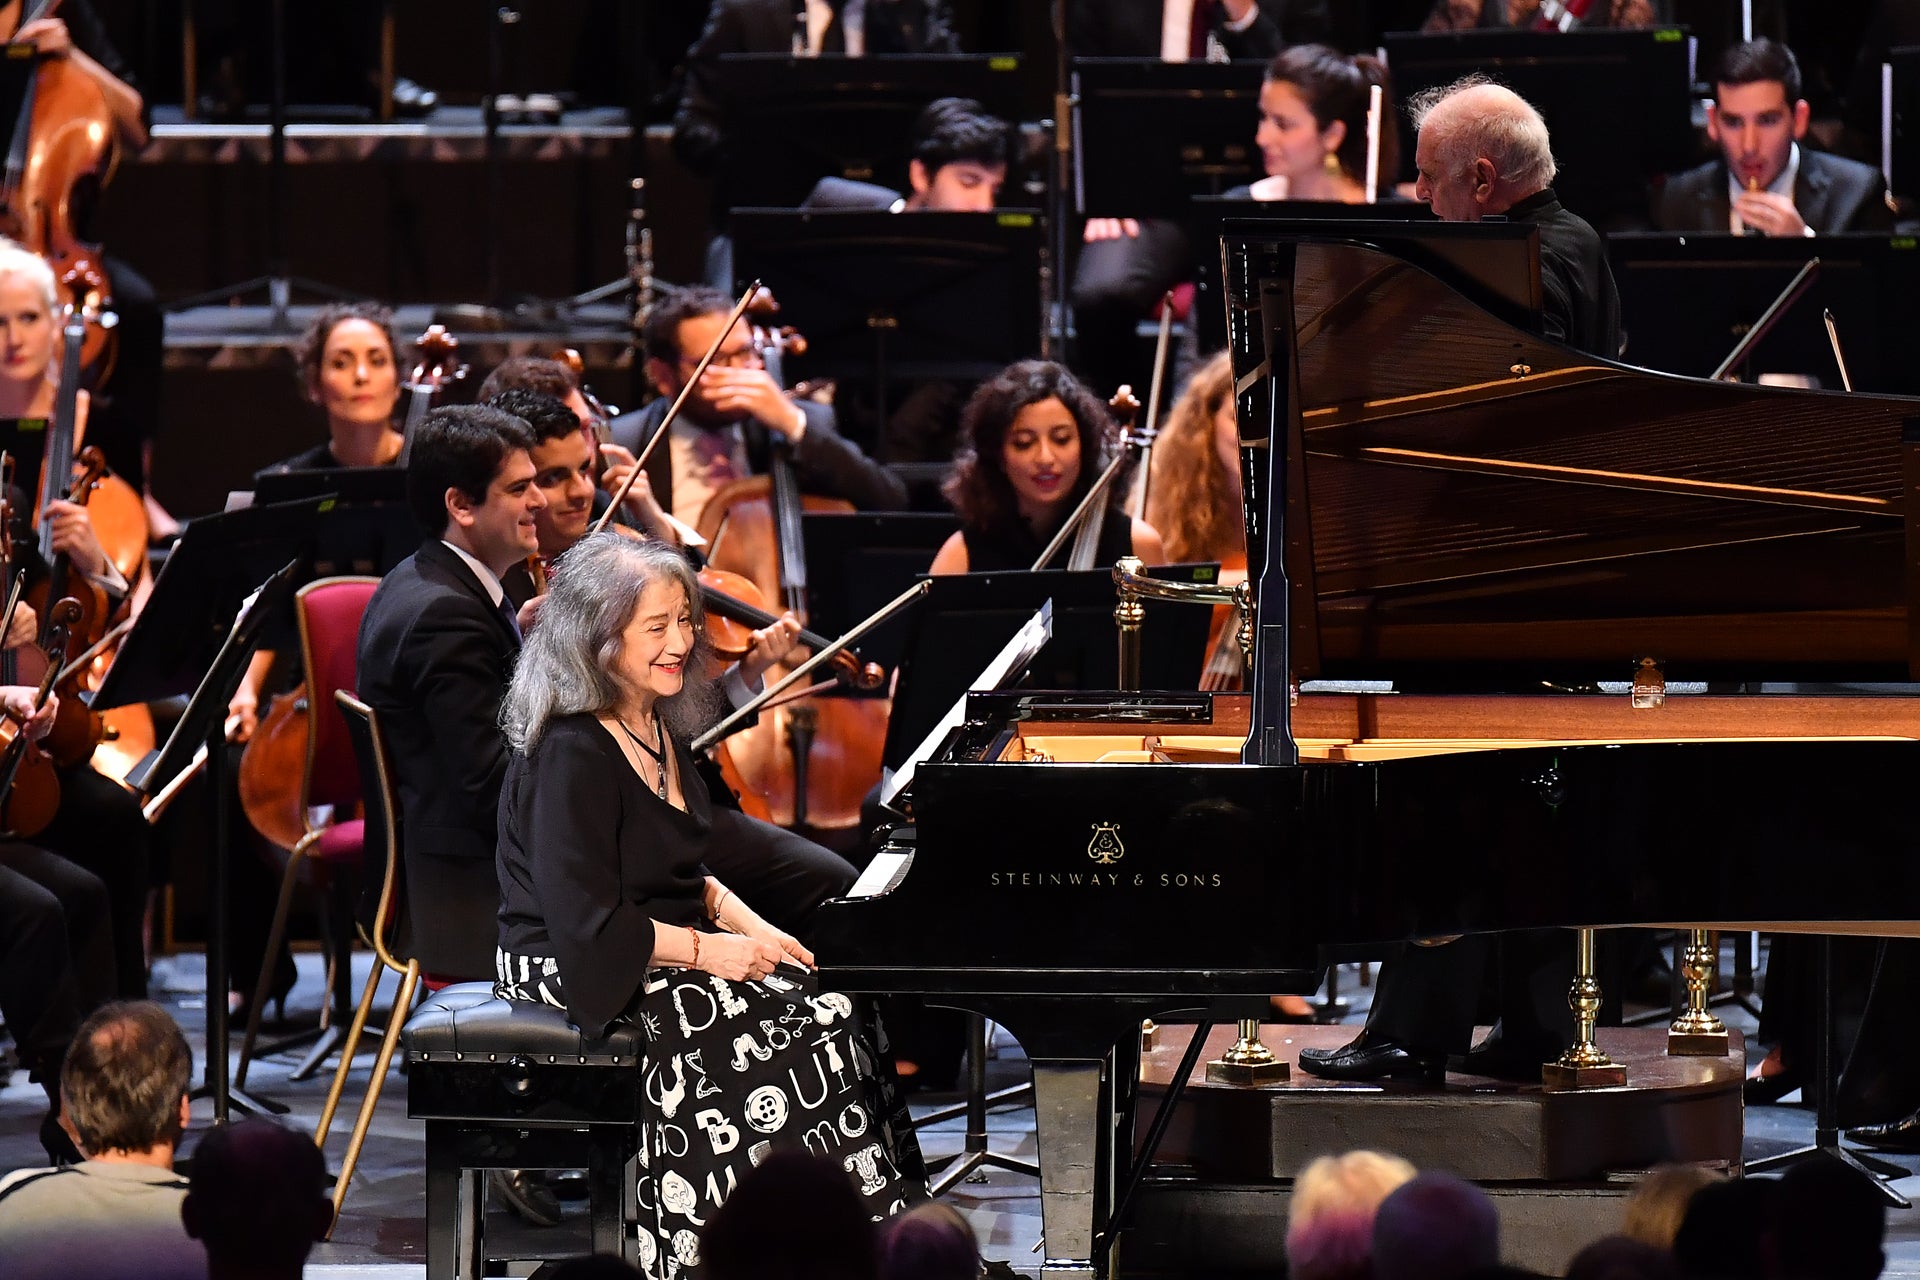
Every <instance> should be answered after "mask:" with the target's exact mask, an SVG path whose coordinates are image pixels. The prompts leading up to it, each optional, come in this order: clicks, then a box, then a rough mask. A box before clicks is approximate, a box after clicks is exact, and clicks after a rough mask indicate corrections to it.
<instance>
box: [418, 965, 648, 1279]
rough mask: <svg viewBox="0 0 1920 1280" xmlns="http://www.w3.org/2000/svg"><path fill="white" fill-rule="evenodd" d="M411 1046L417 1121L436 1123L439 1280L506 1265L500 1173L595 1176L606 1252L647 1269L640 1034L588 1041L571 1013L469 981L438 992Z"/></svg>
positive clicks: (433, 1154) (433, 1164)
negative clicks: (491, 1220) (638, 1238)
mask: <svg viewBox="0 0 1920 1280" xmlns="http://www.w3.org/2000/svg"><path fill="white" fill-rule="evenodd" d="M401 1041H402V1043H403V1044H404V1045H405V1046H406V1052H407V1061H408V1063H409V1067H408V1072H407V1114H408V1116H410V1117H412V1118H413V1119H416V1120H421V1121H424V1122H425V1125H426V1144H427V1280H478V1278H479V1277H480V1276H481V1275H482V1274H485V1273H486V1271H487V1270H488V1263H489V1262H492V1261H495V1260H496V1259H495V1258H493V1257H491V1256H490V1255H489V1254H488V1252H487V1247H486V1212H485V1205H486V1195H485V1191H486V1175H487V1171H489V1170H492V1169H585V1170H586V1171H587V1185H588V1189H589V1210H588V1216H589V1220H590V1223H591V1227H592V1237H593V1252H595V1253H611V1254H615V1255H617V1256H619V1257H623V1258H625V1259H626V1260H627V1261H628V1262H635V1261H636V1260H637V1257H638V1250H637V1248H636V1247H635V1243H634V1241H635V1233H634V1223H635V1222H637V1221H638V1218H639V1211H638V1206H637V1205H636V1203H635V1200H634V1182H635V1177H636V1175H637V1173H638V1167H637V1160H638V1156H639V1150H640V1104H641V1088H640V1075H641V1066H642V1054H643V1049H644V1046H643V1044H642V1041H641V1037H640V1033H639V1031H638V1030H637V1029H636V1028H633V1027H630V1026H622V1027H618V1028H616V1029H615V1030H614V1031H613V1032H612V1033H611V1034H610V1035H608V1036H607V1037H606V1038H605V1039H604V1040H588V1039H587V1038H586V1037H584V1036H583V1035H581V1033H580V1031H579V1030H578V1029H577V1028H575V1027H574V1026H573V1025H572V1024H571V1023H569V1022H568V1021H567V1016H566V1014H564V1013H562V1012H561V1011H560V1010H558V1009H553V1008H549V1007H548V1006H546V1005H543V1004H534V1003H530V1002H527V1001H521V1000H496V999H495V998H494V996H493V987H492V984H490V983H484V982H466V983H461V984H459V985H457V986H451V987H447V988H445V989H444V990H441V991H438V992H435V993H434V994H432V995H430V996H428V997H427V998H426V1000H424V1001H423V1002H422V1003H421V1005H420V1007H419V1008H418V1009H417V1010H416V1011H415V1012H414V1014H413V1016H412V1017H411V1018H409V1019H408V1020H407V1026H406V1029H405V1030H404V1031H403V1032H402V1033H401Z"/></svg>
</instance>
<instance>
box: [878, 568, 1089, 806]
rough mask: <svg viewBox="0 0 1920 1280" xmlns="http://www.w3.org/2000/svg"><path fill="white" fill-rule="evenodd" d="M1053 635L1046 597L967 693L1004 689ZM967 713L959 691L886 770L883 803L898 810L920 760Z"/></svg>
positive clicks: (1049, 606)
mask: <svg viewBox="0 0 1920 1280" xmlns="http://www.w3.org/2000/svg"><path fill="white" fill-rule="evenodd" d="M1052 638H1053V601H1052V600H1048V601H1046V602H1045V603H1044V604H1042V605H1041V606H1040V608H1039V610H1038V611H1037V612H1035V613H1034V615H1033V616H1032V617H1031V618H1028V619H1027V620H1026V622H1025V623H1023V624H1021V627H1020V629H1019V630H1018V631H1016V632H1014V633H1013V637H1012V639H1010V640H1008V641H1007V642H1006V644H1004V645H1002V646H1001V648H1000V652H999V653H997V654H995V655H994V658H993V661H992V662H989V663H988V664H987V665H986V668H985V669H984V670H982V671H981V672H980V675H979V677H978V678H976V679H975V680H974V682H973V684H972V685H971V686H969V689H968V692H969V693H992V692H993V691H995V690H997V689H1001V688H1004V687H1005V686H1006V685H1007V683H1008V682H1009V681H1011V680H1012V679H1013V678H1014V676H1015V675H1017V674H1018V673H1019V672H1020V671H1021V670H1022V669H1023V668H1024V667H1025V666H1026V665H1027V664H1028V663H1029V662H1032V661H1033V659H1034V658H1035V656H1037V655H1038V654H1039V652H1040V650H1041V649H1042V648H1043V647H1044V646H1045V645H1046V643H1047V641H1048V640H1050V639H1052ZM966 714H967V695H966V694H962V695H961V697H960V700H959V701H958V702H956V703H954V704H953V706H952V707H951V708H949V709H948V711H947V714H946V715H944V716H942V717H940V723H938V724H936V725H935V726H934V727H933V731H932V732H931V733H929V734H927V736H926V737H925V738H922V739H921V740H920V745H919V746H917V747H915V748H914V749H913V753H912V754H911V755H909V756H908V757H907V759H906V762H905V763H903V764H902V765H901V766H900V767H899V768H898V769H888V770H886V771H885V775H884V776H883V777H882V778H881V781H880V803H881V804H882V805H884V806H885V807H886V808H889V809H892V810H894V811H895V812H900V811H901V810H900V808H899V806H898V805H896V804H895V803H894V802H895V801H896V800H897V799H899V797H900V796H901V795H903V794H904V793H905V792H906V790H907V788H908V787H910V786H912V785H913V775H914V771H915V770H916V769H918V768H919V765H920V762H921V761H922V760H925V759H926V758H927V757H928V756H930V755H932V754H933V753H934V751H935V750H936V749H937V748H938V747H939V746H940V744H941V743H942V742H943V741H945V740H946V737H947V735H948V734H949V733H952V732H953V731H954V730H955V729H957V728H959V727H960V724H961V722H962V721H964V720H965V719H966Z"/></svg>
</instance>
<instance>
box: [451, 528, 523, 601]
mask: <svg viewBox="0 0 1920 1280" xmlns="http://www.w3.org/2000/svg"><path fill="white" fill-rule="evenodd" d="M440 541H441V543H442V544H443V545H445V547H446V548H447V550H449V551H451V552H453V554H455V555H457V556H459V557H460V558H461V559H462V560H464V561H466V562H467V568H469V569H471V570H473V576H474V577H476V578H478V579H480V585H481V586H482V587H483V588H485V589H486V593H487V599H489V600H491V601H493V607H494V608H496V609H498V608H499V607H500V602H501V601H502V600H505V599H506V598H507V592H506V588H504V587H502V586H501V585H500V575H499V574H497V573H495V572H494V571H493V570H491V569H489V568H487V566H485V565H484V564H481V563H480V562H479V561H478V560H476V559H475V558H474V555H473V553H472V552H471V551H468V550H467V549H466V548H465V547H456V546H454V545H453V544H452V543H451V542H448V541H447V540H446V539H445V538H442V539H440Z"/></svg>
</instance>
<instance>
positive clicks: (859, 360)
mask: <svg viewBox="0 0 1920 1280" xmlns="http://www.w3.org/2000/svg"><path fill="white" fill-rule="evenodd" d="M731 226H732V230H733V245H734V248H733V254H734V271H735V275H736V276H737V277H738V278H739V280H740V282H741V283H743V284H744V283H745V282H746V281H748V280H760V281H763V282H764V283H765V284H766V285H767V286H768V287H769V288H771V289H772V290H773V291H774V293H775V294H776V295H778V296H779V298H780V303H781V306H782V307H783V309H784V310H785V311H786V313H787V314H788V315H792V316H796V317H801V318H802V327H803V328H804V329H805V330H806V334H807V353H806V355H805V356H796V357H792V358H790V359H789V360H788V361H787V364H786V373H787V376H788V377H804V378H814V379H818V378H838V379H841V380H842V381H856V382H862V383H866V384H867V385H870V386H871V387H872V388H873V389H874V396H875V400H876V403H877V409H876V416H877V419H878V421H879V423H880V424H881V428H882V429H884V427H885V424H886V422H887V404H888V395H887V386H888V383H889V381H890V380H896V379H900V380H914V381H923V380H927V379H934V378H947V379H951V380H953V381H955V382H965V383H975V382H980V381H982V380H984V379H986V378H990V377H992V376H993V375H994V374H996V373H998V372H999V371H1000V370H1001V369H1004V368H1005V367H1006V366H1007V365H1009V364H1011V363H1013V362H1014V361H1016V360H1022V359H1025V358H1026V357H1028V356H1030V355H1032V354H1033V352H1035V351H1037V350H1039V346H1040V320H1041V316H1040V247H1041V238H1042V227H1041V217H1040V214H1039V212H1038V211H1037V210H1032V209H1000V210H996V211H995V212H993V213H901V214H892V213H884V212H867V211H849V210H823V211H819V212H811V211H798V210H792V209H735V210H734V211H733V218H732V222H731Z"/></svg>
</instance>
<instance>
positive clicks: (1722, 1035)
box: [1667, 929, 1728, 1058]
mask: <svg viewBox="0 0 1920 1280" xmlns="http://www.w3.org/2000/svg"><path fill="white" fill-rule="evenodd" d="M1712 939H1713V935H1712V934H1710V933H1708V932H1707V931H1706V930H1705V929H1690V930H1688V932H1687V946H1686V950H1685V951H1684V952H1683V953H1682V958H1681V963H1680V971H1681V973H1682V974H1683V975H1684V976H1685V977H1686V980H1687V1007H1686V1010H1685V1012H1683V1013H1682V1014H1681V1015H1680V1016H1679V1017H1677V1018H1675V1019H1674V1020H1673V1025H1672V1026H1671V1027H1669V1028H1667V1052H1668V1053H1669V1054H1672V1055H1674V1056H1676V1057H1692V1058H1724V1057H1726V1056H1727V1053H1728V1047H1727V1045H1728V1041H1727V1024H1726V1023H1724V1022H1722V1021H1720V1019H1718V1018H1716V1017H1714V1016H1713V1014H1712V1013H1711V1012H1709V1011H1708V1009H1707V986H1708V984H1709V983H1711V982H1712V981H1713V974H1714V970H1716V969H1718V968H1719V967H1720V961H1719V957H1718V956H1717V955H1716V954H1715V951H1716V948H1715V947H1714V945H1713V941H1712Z"/></svg>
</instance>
